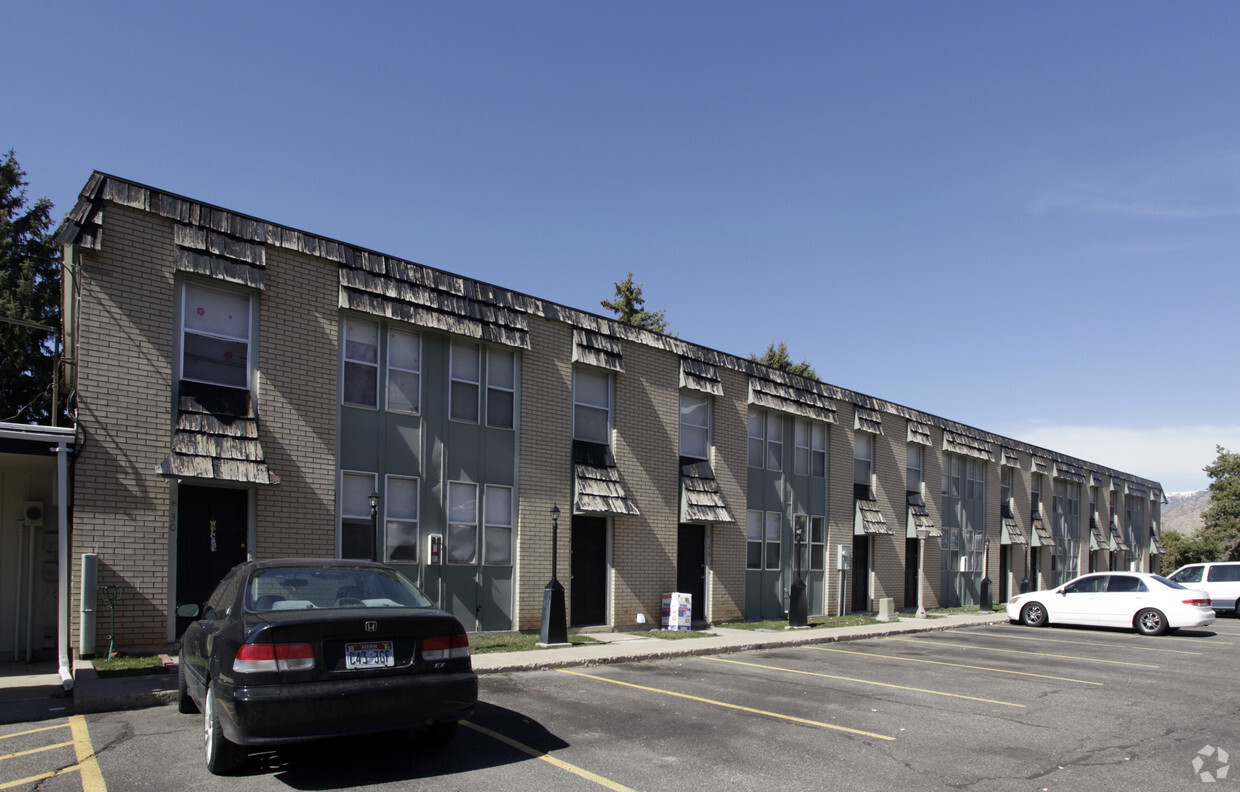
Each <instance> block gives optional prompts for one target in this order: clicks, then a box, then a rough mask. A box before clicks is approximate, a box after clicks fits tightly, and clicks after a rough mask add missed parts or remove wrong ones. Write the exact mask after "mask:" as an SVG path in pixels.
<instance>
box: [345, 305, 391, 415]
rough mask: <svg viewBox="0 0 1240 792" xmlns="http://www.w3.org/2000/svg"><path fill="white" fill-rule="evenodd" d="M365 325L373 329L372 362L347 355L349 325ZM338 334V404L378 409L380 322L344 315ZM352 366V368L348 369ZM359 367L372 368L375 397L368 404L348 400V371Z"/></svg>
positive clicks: (381, 335) (360, 408) (361, 408)
mask: <svg viewBox="0 0 1240 792" xmlns="http://www.w3.org/2000/svg"><path fill="white" fill-rule="evenodd" d="M350 324H354V325H357V326H366V327H370V328H373V329H374V331H375V359H374V361H373V362H371V361H369V360H363V359H361V358H353V357H350V356H349V325H350ZM340 335H341V338H342V339H343V341H342V342H341V344H340V354H341V365H340V404H341V406H343V407H355V408H357V409H359V410H378V409H379V368H380V366H379V361H380V359H381V358H382V355H381V354H380V351H381V350H380V346H381V344H382V338H383V333H382V327H381V323H379V322H374V321H370V320H368V319H362V318H360V317H354V316H345V317H344V318H343V320H342V322H341V328H340ZM350 367H352V369H350ZM360 368H366V369H373V370H372V371H371V376H372V377H373V383H374V392H375V398H374V401H373V402H372V403H370V404H366V403H363V402H356V401H349V399H348V396H349V381H350V379H349V372H350V370H352V371H358V370H359V369H360Z"/></svg>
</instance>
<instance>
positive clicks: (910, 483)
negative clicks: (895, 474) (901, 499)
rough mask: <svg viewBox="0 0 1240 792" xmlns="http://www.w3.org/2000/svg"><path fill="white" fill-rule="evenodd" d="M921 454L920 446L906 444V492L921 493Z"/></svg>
mask: <svg viewBox="0 0 1240 792" xmlns="http://www.w3.org/2000/svg"><path fill="white" fill-rule="evenodd" d="M922 452H923V449H922V447H921V446H919V445H917V444H915V443H909V444H908V461H906V462H905V463H904V469H905V473H906V478H907V483H906V484H905V489H906V490H907V491H908V492H921V481H922V472H921V466H922Z"/></svg>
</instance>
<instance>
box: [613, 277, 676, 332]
mask: <svg viewBox="0 0 1240 792" xmlns="http://www.w3.org/2000/svg"><path fill="white" fill-rule="evenodd" d="M615 284H616V298H615V299H614V300H600V301H599V304H600V305H602V306H603V307H604V308H606V309H608V310H609V311H613V312H614V313H615V314H616V319H618V320H619V321H621V322H624V323H625V324H630V325H633V326H635V327H640V328H642V329H645V330H649V331H651V332H653V333H666V332H667V320H666V319H665V318H664V313H665V311H653V312H651V311H647V310H646V309H645V308H643V307H642V306H644V305H645V304H646V299H645V298H644V297H642V285H641V284H640V283H634V282H633V271H632V270H629V274H628V277H626V278H625V279H624V280H622V281H616V282H615Z"/></svg>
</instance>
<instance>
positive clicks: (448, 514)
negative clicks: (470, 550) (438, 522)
mask: <svg viewBox="0 0 1240 792" xmlns="http://www.w3.org/2000/svg"><path fill="white" fill-rule="evenodd" d="M453 484H457V485H460V486H465V487H473V490H474V521H473V522H472V523H463V522H460V521H458V520H453V519H452V485H453ZM481 489H482V488H481V487H480V486H478V484H477V483H476V482H473V481H451V480H450V481H448V490H447V493H446V498H445V500H444V506H445V509H444V524H445V525H446V526H447V527H448V532H447V534H446V535H445V536H444V563H445V564H446V565H448V566H458V567H468V566H478V558H479V552H480V551H479V548H478V538H479V537H478V517H479V515H478V512H479V511H481V510H482V504H481V503H480V502H479V500H478V493H479V491H480V490H481ZM454 525H462V526H464V525H469V526H472V527H473V529H474V557H473V560H472V561H467V562H461V561H452V560H450V559H451V557H452V553H451V545H452V526H454Z"/></svg>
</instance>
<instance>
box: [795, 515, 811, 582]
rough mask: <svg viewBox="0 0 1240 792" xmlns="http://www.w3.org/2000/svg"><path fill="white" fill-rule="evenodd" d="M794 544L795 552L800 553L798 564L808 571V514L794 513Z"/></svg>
mask: <svg viewBox="0 0 1240 792" xmlns="http://www.w3.org/2000/svg"><path fill="white" fill-rule="evenodd" d="M792 544H793V550H794V552H796V553H797V554H798V556H797V564H799V565H800V567H801V571H802V572H805V571H807V570H808V569H809V515H808V514H794V515H792Z"/></svg>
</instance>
